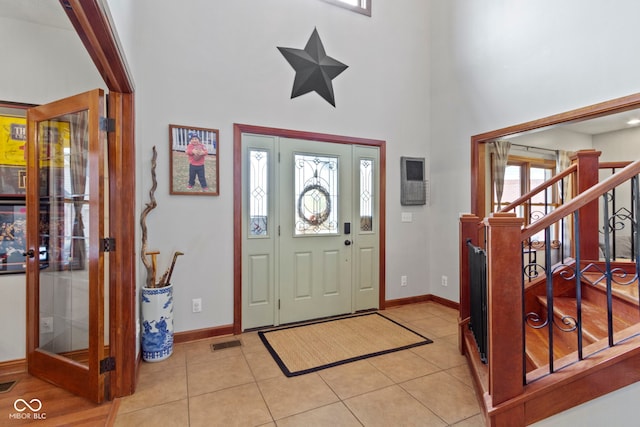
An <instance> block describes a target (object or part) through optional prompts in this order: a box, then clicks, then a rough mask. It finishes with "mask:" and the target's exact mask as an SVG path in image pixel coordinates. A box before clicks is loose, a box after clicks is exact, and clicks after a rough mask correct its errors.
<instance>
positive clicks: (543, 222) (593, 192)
mask: <svg viewBox="0 0 640 427" xmlns="http://www.w3.org/2000/svg"><path fill="white" fill-rule="evenodd" d="M638 174H640V160H636V161H635V162H633V163H631V164H629V165H628V166H627V167H625V168H624V169H622V170H621V171H619V172H617V173H616V174H614V175H611V176H610V177H608V178H607V179H605V180H604V181H602V182H599V183H598V184H596V185H594V186H593V187H591V188H589V189H588V190H586V191H584V192H582V193H581V194H579V195H578V196H576V197H574V198H573V199H572V200H571V201H570V202H569V203H567V204H564V205H562V206H560V207H559V208H557V209H555V210H554V211H553V212H551V213H550V214H548V215H546V216H544V217H543V218H541V219H539V220H538V221H536V222H534V223H533V224H529V225H528V226H526V227H524V228H523V229H522V240H523V241H524V240H526V239H528V238H530V237H531V236H533V235H534V234H536V233H538V232H540V231H542V230H544V229H545V228H547V227H549V226H551V225H552V224H554V223H556V222H558V221H560V220H561V219H562V218H564V217H565V216H567V215H569V214H571V213H573V212H575V211H577V210H578V209H580V208H581V207H583V206H585V205H587V204H588V203H590V202H593V201H594V200H596V199H597V198H598V197H600V196H601V195H603V194H604V193H606V192H607V191H610V190H611V189H613V188H615V187H617V186H618V185H620V184H622V183H623V182H625V181H628V180H629V179H631V178H633V177H634V176H635V175H638Z"/></svg>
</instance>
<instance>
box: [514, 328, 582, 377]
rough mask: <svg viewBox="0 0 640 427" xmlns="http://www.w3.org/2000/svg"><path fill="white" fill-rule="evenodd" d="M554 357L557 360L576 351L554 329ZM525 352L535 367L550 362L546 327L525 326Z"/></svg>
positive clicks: (574, 347)
mask: <svg viewBox="0 0 640 427" xmlns="http://www.w3.org/2000/svg"><path fill="white" fill-rule="evenodd" d="M553 343H554V345H553V358H554V360H557V359H559V358H561V357H564V356H566V355H568V354H571V353H573V352H574V351H576V348H577V344H576V346H571V345H570V344H569V343H567V341H566V340H561V339H558V331H554V341H553ZM525 353H526V355H527V358H528V359H529V361H530V362H531V364H532V365H534V366H535V367H540V366H544V365H548V364H549V331H548V329H547V328H546V327H544V328H540V329H536V328H532V327H530V326H525Z"/></svg>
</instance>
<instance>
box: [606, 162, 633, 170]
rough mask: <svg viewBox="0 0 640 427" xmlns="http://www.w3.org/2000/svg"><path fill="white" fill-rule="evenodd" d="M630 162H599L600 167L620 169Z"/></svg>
mask: <svg viewBox="0 0 640 427" xmlns="http://www.w3.org/2000/svg"><path fill="white" fill-rule="evenodd" d="M630 164H631V162H600V166H599V167H600V169H622V168H626V167H627V166H629V165H630Z"/></svg>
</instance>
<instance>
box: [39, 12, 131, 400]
mask: <svg viewBox="0 0 640 427" xmlns="http://www.w3.org/2000/svg"><path fill="white" fill-rule="evenodd" d="M60 7H62V8H63V10H64V11H65V13H66V14H67V16H68V17H69V20H70V21H71V23H72V25H73V27H74V28H75V30H76V33H77V34H78V36H79V37H80V40H81V41H82V43H83V45H84V47H85V49H86V50H87V52H88V53H89V56H90V57H91V59H92V61H93V63H94V64H95V66H96V69H97V70H98V73H99V74H100V75H101V76H102V78H103V80H104V82H105V84H106V87H107V89H108V90H109V92H108V95H107V96H108V101H107V116H108V117H110V118H112V119H114V120H115V129H114V131H113V132H109V133H108V136H107V144H108V152H109V154H108V155H109V170H108V174H109V182H110V186H109V187H110V188H109V192H110V194H109V199H110V200H119V203H110V204H109V222H110V224H117V226H110V227H109V233H110V237H112V238H113V239H114V240H115V242H116V250H115V251H113V252H111V253H110V254H109V267H108V268H109V271H110V274H109V297H110V300H109V349H110V356H111V357H113V358H114V359H115V361H116V363H115V370H114V371H113V372H111V373H110V375H109V381H108V386H107V387H108V390H107V394H108V396H106V399H109V400H111V399H113V398H116V397H122V396H128V395H130V394H133V392H134V391H135V388H136V381H137V374H138V366H139V362H140V356H139V355H138V357H136V351H137V348H138V346H139V343H138V340H137V339H136V336H137V330H138V327H137V323H136V313H137V304H136V302H137V298H136V293H137V288H136V283H137V277H136V265H137V264H136V259H137V256H136V253H137V249H136V243H135V239H131V236H135V235H136V227H137V221H136V218H135V217H136V210H135V209H131V206H136V197H135V195H136V157H135V151H136V146H135V122H134V92H135V90H134V84H133V78H132V76H131V74H130V72H129V70H128V67H127V62H126V58H125V55H124V51H123V49H122V46H121V45H120V42H119V40H118V36H117V34H116V33H115V31H114V28H115V25H114V23H113V22H112V20H111V17H110V15H109V12H108V8H107V6H106V2H105V0H60ZM105 268H106V267H105ZM27 327H29V325H27Z"/></svg>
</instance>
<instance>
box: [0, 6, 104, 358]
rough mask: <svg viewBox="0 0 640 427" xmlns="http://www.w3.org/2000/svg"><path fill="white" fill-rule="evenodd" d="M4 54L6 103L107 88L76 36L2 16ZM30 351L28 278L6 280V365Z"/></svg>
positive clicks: (2, 328) (1, 311)
mask: <svg viewBox="0 0 640 427" xmlns="http://www.w3.org/2000/svg"><path fill="white" fill-rule="evenodd" d="M60 9H61V11H60V13H62V14H64V11H62V8H60ZM0 50H1V51H2V58H3V60H2V66H1V67H0V100H2V101H13V102H23V103H27V104H43V103H47V102H51V101H54V100H56V99H60V98H64V97H67V96H70V95H74V94H76V93H81V92H85V91H87V90H91V89H95V88H97V87H104V82H103V81H102V79H101V78H100V75H99V74H98V72H97V71H96V68H95V66H94V65H93V63H92V62H91V59H90V58H89V55H88V54H87V52H86V50H85V49H84V47H83V46H82V43H81V42H80V39H79V38H78V35H77V34H76V33H75V31H69V30H61V29H59V28H53V27H48V26H43V25H37V24H32V23H28V22H25V21H16V20H13V19H7V18H2V17H0ZM25 351H26V288H25V275H24V274H16V275H3V276H0V362H2V361H7V360H15V359H24V358H25V357H26V354H25Z"/></svg>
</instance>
